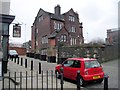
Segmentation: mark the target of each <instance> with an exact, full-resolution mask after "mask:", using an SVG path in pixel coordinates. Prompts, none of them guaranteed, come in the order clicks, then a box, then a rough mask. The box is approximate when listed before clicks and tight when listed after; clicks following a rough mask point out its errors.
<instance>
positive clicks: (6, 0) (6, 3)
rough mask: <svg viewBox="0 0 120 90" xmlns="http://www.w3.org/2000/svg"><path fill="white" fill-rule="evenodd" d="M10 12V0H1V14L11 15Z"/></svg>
mask: <svg viewBox="0 0 120 90" xmlns="http://www.w3.org/2000/svg"><path fill="white" fill-rule="evenodd" d="M9 13H10V0H0V14H6V15H9Z"/></svg>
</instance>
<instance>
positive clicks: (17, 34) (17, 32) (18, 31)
mask: <svg viewBox="0 0 120 90" xmlns="http://www.w3.org/2000/svg"><path fill="white" fill-rule="evenodd" d="M13 37H21V26H19V25H18V24H15V25H13Z"/></svg>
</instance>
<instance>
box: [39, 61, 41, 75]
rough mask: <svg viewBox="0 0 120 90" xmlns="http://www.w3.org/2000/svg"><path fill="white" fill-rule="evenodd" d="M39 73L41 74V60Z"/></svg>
mask: <svg viewBox="0 0 120 90" xmlns="http://www.w3.org/2000/svg"><path fill="white" fill-rule="evenodd" d="M39 74H41V63H40V62H39Z"/></svg>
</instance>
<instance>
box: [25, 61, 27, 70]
mask: <svg viewBox="0 0 120 90" xmlns="http://www.w3.org/2000/svg"><path fill="white" fill-rule="evenodd" d="M25 68H27V59H25Z"/></svg>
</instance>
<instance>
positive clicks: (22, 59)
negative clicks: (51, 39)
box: [21, 58, 23, 66]
mask: <svg viewBox="0 0 120 90" xmlns="http://www.w3.org/2000/svg"><path fill="white" fill-rule="evenodd" d="M22 65H23V59H22V58H21V66H22Z"/></svg>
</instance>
